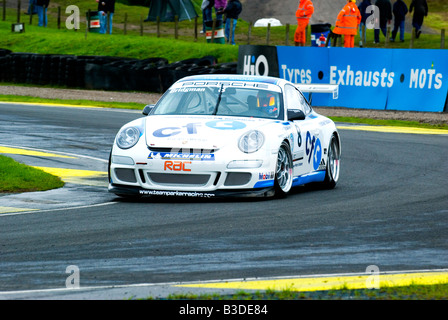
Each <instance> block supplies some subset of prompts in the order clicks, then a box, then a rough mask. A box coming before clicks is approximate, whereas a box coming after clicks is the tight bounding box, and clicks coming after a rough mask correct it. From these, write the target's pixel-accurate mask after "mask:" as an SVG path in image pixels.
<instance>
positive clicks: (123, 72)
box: [0, 49, 237, 93]
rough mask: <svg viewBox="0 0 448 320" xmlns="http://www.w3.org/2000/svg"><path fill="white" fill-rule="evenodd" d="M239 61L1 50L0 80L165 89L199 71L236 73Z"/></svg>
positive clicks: (156, 90)
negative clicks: (139, 57)
mask: <svg viewBox="0 0 448 320" xmlns="http://www.w3.org/2000/svg"><path fill="white" fill-rule="evenodd" d="M236 69H237V63H221V64H219V63H218V61H217V59H216V57H214V56H205V57H202V58H193V59H185V60H181V61H176V62H174V63H171V64H170V63H168V60H167V59H164V58H149V59H143V60H139V59H132V58H121V57H107V56H75V55H59V54H35V53H21V52H18V53H15V52H11V51H10V50H7V49H0V81H2V82H13V83H19V84H20V83H23V84H25V83H26V84H37V85H51V86H62V87H71V88H86V89H100V90H114V91H143V92H161V93H162V92H164V91H166V90H167V89H168V88H169V87H170V86H171V85H172V84H173V83H174V82H175V81H177V80H179V79H181V78H183V77H185V76H189V75H197V74H236Z"/></svg>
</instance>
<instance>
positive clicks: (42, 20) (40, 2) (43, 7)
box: [36, 0, 50, 27]
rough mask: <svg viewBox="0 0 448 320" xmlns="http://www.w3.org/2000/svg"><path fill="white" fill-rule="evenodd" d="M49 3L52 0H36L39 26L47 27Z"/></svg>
mask: <svg viewBox="0 0 448 320" xmlns="http://www.w3.org/2000/svg"><path fill="white" fill-rule="evenodd" d="M49 4H50V0H36V11H37V16H38V17H39V22H38V23H37V25H38V26H39V27H46V26H47V24H48V19H47V9H48V5H49Z"/></svg>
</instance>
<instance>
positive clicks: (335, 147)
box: [323, 134, 341, 189]
mask: <svg viewBox="0 0 448 320" xmlns="http://www.w3.org/2000/svg"><path fill="white" fill-rule="evenodd" d="M340 170H341V148H340V145H339V141H338V139H337V137H336V135H335V134H333V136H332V137H331V140H330V144H329V146H328V158H327V167H326V173H325V180H324V182H323V186H324V187H325V188H327V189H333V188H334V187H335V186H336V184H337V182H338V180H339V173H340Z"/></svg>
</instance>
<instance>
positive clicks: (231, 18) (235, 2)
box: [220, 0, 243, 45]
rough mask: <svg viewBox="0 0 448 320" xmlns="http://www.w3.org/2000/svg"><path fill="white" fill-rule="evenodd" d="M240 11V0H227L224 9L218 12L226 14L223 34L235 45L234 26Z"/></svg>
mask: <svg viewBox="0 0 448 320" xmlns="http://www.w3.org/2000/svg"><path fill="white" fill-rule="evenodd" d="M241 11H243V6H242V5H241V2H240V0H228V2H227V6H226V7H225V9H224V10H222V11H221V12H220V13H223V14H225V15H226V25H225V29H224V34H225V36H226V39H227V42H230V43H231V44H232V45H235V28H236V23H237V21H238V17H239V15H240V13H241ZM231 24H233V26H232V30H230V25H231Z"/></svg>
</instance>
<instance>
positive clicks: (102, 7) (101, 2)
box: [96, 0, 115, 34]
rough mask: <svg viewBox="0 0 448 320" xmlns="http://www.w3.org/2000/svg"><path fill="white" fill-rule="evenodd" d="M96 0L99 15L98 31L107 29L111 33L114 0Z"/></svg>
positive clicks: (101, 31)
mask: <svg viewBox="0 0 448 320" xmlns="http://www.w3.org/2000/svg"><path fill="white" fill-rule="evenodd" d="M96 2H98V15H99V16H100V33H107V31H109V33H110V34H112V20H113V17H114V12H115V0H96ZM108 18H109V19H108Z"/></svg>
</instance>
